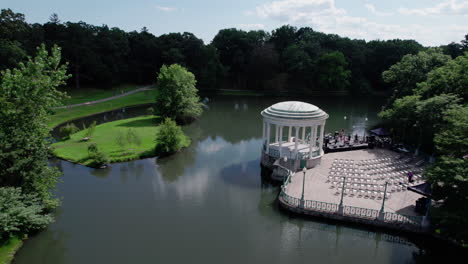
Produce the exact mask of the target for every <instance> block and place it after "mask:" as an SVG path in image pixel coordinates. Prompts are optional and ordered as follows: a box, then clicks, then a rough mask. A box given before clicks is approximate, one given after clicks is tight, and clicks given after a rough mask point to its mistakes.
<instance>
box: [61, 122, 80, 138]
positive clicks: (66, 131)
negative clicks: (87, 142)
mask: <svg viewBox="0 0 468 264" xmlns="http://www.w3.org/2000/svg"><path fill="white" fill-rule="evenodd" d="M78 130H79V129H78V127H77V126H75V124H73V123H69V124H66V125H64V126H63V127H61V128H60V133H61V134H62V135H63V138H62V139H64V140H65V139H69V138H70V135H71V134H74V133H76V132H78Z"/></svg>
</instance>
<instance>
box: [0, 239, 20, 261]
mask: <svg viewBox="0 0 468 264" xmlns="http://www.w3.org/2000/svg"><path fill="white" fill-rule="evenodd" d="M22 245H23V241H22V240H21V239H19V238H17V237H13V238H11V239H10V240H8V241H6V242H5V243H4V244H0V264H8V263H11V261H12V260H13V256H14V255H15V253H16V251H18V249H19V248H20V247H21V246H22Z"/></svg>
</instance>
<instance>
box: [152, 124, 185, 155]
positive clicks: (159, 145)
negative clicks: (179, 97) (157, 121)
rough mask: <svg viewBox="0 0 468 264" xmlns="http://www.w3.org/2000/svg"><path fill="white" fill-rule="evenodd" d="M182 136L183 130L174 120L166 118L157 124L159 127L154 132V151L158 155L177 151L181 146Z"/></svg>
mask: <svg viewBox="0 0 468 264" xmlns="http://www.w3.org/2000/svg"><path fill="white" fill-rule="evenodd" d="M184 137H185V135H184V132H183V131H182V129H181V128H180V127H179V126H178V125H177V124H176V122H175V121H173V120H171V119H170V118H166V119H165V120H164V122H162V123H161V125H159V129H158V131H157V132H156V139H155V142H156V147H155V151H156V153H157V154H158V155H165V154H170V153H174V152H177V151H179V150H180V149H181V148H182V142H183V141H184Z"/></svg>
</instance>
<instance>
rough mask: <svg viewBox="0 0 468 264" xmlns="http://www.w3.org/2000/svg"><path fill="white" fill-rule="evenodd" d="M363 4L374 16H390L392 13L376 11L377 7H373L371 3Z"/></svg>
mask: <svg viewBox="0 0 468 264" xmlns="http://www.w3.org/2000/svg"><path fill="white" fill-rule="evenodd" d="M364 6H365V7H366V8H367V10H369V12H371V13H372V14H374V15H376V16H391V15H392V13H390V12H381V11H377V8H375V6H374V5H373V4H365V5H364Z"/></svg>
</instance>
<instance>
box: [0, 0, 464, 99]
mask: <svg viewBox="0 0 468 264" xmlns="http://www.w3.org/2000/svg"><path fill="white" fill-rule="evenodd" d="M40 43H46V45H47V46H48V47H50V46H52V45H54V44H58V45H60V46H61V47H63V57H64V59H65V60H66V61H68V62H69V63H70V67H69V68H70V71H71V73H73V77H72V79H70V81H69V83H68V84H69V85H73V86H76V87H80V86H82V85H94V86H96V85H99V86H101V87H110V86H112V85H117V84H122V83H124V82H131V83H151V82H153V81H154V72H155V70H156V69H160V68H161V66H162V65H164V64H166V65H170V64H180V65H182V66H184V67H186V68H187V69H188V70H189V71H190V72H192V73H193V74H194V75H195V77H196V79H197V80H198V83H197V85H198V88H199V89H200V90H202V89H219V88H234V89H254V90H261V89H265V90H282V91H291V92H308V91H310V90H311V89H312V90H319V89H320V88H323V85H325V88H323V90H340V89H345V91H349V92H352V93H355V94H357V93H368V92H369V91H371V90H380V91H389V90H390V89H391V85H389V84H387V83H385V82H383V80H382V76H381V74H382V72H383V71H385V70H387V69H388V68H389V67H390V66H391V65H393V64H395V63H396V62H398V61H399V60H400V59H401V58H402V57H403V56H404V55H406V54H416V53H418V52H419V51H421V50H423V47H422V46H421V45H420V44H419V43H417V42H416V41H413V40H398V39H397V40H385V41H380V40H376V41H369V42H366V41H364V40H356V39H349V38H344V37H340V36H337V35H334V34H325V33H321V32H317V31H314V30H312V29H311V28H308V27H303V28H296V27H293V26H289V25H285V26H282V27H280V28H278V29H275V30H273V31H272V32H265V31H263V30H257V31H243V30H238V29H235V28H230V29H222V30H220V31H219V32H218V34H217V35H216V36H215V37H214V38H213V41H212V43H211V44H208V45H206V44H204V43H203V41H202V40H201V39H199V38H197V37H196V36H195V35H194V34H192V33H188V32H184V33H170V34H164V35H161V36H158V37H157V36H154V35H152V34H151V33H149V32H148V30H147V29H145V28H144V29H142V30H141V31H140V32H137V31H132V32H125V31H123V30H121V29H118V28H109V27H108V26H106V25H103V26H93V25H90V24H87V23H85V22H77V23H73V22H63V21H60V19H59V18H58V15H56V14H52V16H51V19H50V21H49V22H47V23H45V24H42V25H41V24H28V23H27V22H26V21H25V18H24V15H23V14H20V13H14V12H13V11H11V10H9V9H4V10H2V15H1V16H0V59H1V60H0V69H2V68H3V69H4V68H6V67H9V66H12V65H16V63H18V62H19V61H20V60H22V59H23V58H24V56H25V55H26V54H29V55H31V54H32V53H33V52H34V49H35V47H36V46H38V45H39V44H40ZM464 43H465V42H463V41H462V42H461V43H460V44H453V45H452V44H449V45H447V46H446V47H445V48H444V51H446V53H449V54H451V55H452V56H459V55H460V54H461V53H460V52H463V51H464V50H467V47H466V44H464ZM333 52H340V53H342V54H343V56H344V58H345V61H346V63H347V65H346V67H344V70H345V71H344V73H346V72H347V71H348V70H349V71H350V73H349V76H348V77H347V78H345V79H346V81H345V82H344V83H345V85H342V83H341V82H338V81H336V82H328V81H324V80H325V79H326V77H324V76H327V75H329V74H330V73H331V72H332V70H333V69H328V68H327V69H323V68H320V67H318V66H317V63H318V62H319V58H322V59H323V56H326V55H325V54H331V53H333ZM321 62H322V63H324V62H323V61H321ZM325 65H329V67H333V66H332V65H334V63H325ZM340 65H341V64H340ZM341 72H342V71H341ZM346 75H347V74H346ZM319 78H320V79H321V81H320V83H321V84H322V85H320V84H319ZM330 86H331V87H330Z"/></svg>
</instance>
